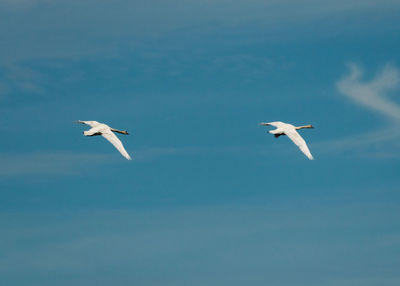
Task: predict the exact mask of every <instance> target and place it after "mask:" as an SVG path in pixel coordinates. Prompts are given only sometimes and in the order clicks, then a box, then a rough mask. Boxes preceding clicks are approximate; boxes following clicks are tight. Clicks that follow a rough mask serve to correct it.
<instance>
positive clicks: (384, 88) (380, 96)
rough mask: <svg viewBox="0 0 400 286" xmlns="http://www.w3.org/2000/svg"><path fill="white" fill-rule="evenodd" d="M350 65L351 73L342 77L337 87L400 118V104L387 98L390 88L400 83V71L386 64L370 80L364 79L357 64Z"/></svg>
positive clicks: (370, 105)
mask: <svg viewBox="0 0 400 286" xmlns="http://www.w3.org/2000/svg"><path fill="white" fill-rule="evenodd" d="M349 66H350V74H349V75H348V76H346V77H344V78H343V79H341V80H340V81H339V82H338V83H337V84H336V87H337V89H338V90H339V91H340V92H341V93H342V94H343V95H345V96H347V97H350V98H351V99H352V100H354V101H356V102H357V103H359V104H361V105H364V106H366V107H368V108H370V109H373V110H376V111H379V112H381V113H383V114H384V115H386V116H388V117H391V118H393V119H396V120H400V106H399V105H397V104H396V103H394V102H393V101H391V100H390V99H388V98H386V96H387V93H388V92H389V91H390V90H393V89H395V88H396V87H397V86H398V85H399V83H400V71H399V70H398V69H397V68H396V67H394V66H391V65H386V66H385V67H384V68H383V69H382V70H381V72H380V73H378V74H377V75H376V77H375V78H374V79H372V80H371V81H370V82H367V81H362V76H363V70H362V69H361V68H360V67H359V66H358V65H356V64H354V63H352V64H350V65H349Z"/></svg>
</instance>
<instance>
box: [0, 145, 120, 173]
mask: <svg viewBox="0 0 400 286" xmlns="http://www.w3.org/2000/svg"><path fill="white" fill-rule="evenodd" d="M112 157H113V156H111V155H108V154H96V153H77V152H71V151H46V152H34V153H23V154H0V161H1V162H2V164H1V166H0V178H1V177H13V176H21V175H38V174H41V175H73V174H77V173H80V172H81V171H85V170H87V168H88V167H89V166H92V167H93V166H96V165H104V164H110V163H113V162H115V161H116V160H114V159H113V158H112ZM85 172H87V171H85Z"/></svg>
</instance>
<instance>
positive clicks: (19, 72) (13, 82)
mask: <svg viewBox="0 0 400 286" xmlns="http://www.w3.org/2000/svg"><path fill="white" fill-rule="evenodd" d="M0 69H2V70H3V72H2V74H0V96H4V95H5V94H9V93H12V92H15V91H18V92H26V93H34V94H41V93H43V87H42V84H43V82H44V81H45V77H44V75H43V74H42V73H41V72H39V71H37V70H34V69H32V68H30V67H27V66H23V65H17V64H4V65H1V66H0Z"/></svg>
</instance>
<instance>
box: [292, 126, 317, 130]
mask: <svg viewBox="0 0 400 286" xmlns="http://www.w3.org/2000/svg"><path fill="white" fill-rule="evenodd" d="M304 128H314V127H313V126H312V125H304V126H297V127H296V129H297V130H299V129H304Z"/></svg>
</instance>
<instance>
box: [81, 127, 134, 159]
mask: <svg viewBox="0 0 400 286" xmlns="http://www.w3.org/2000/svg"><path fill="white" fill-rule="evenodd" d="M78 123H82V124H86V125H89V126H90V127H92V128H91V129H89V130H88V131H83V134H84V135H85V136H97V135H101V136H103V137H104V138H106V139H107V140H108V141H109V142H110V143H111V144H113V145H114V147H115V148H117V150H118V151H119V152H120V153H121V154H122V156H124V157H125V158H126V159H128V160H132V159H131V156H129V154H128V152H126V150H125V148H124V145H122V142H121V141H120V140H119V139H118V137H117V136H116V135H115V134H114V133H113V132H118V133H121V134H126V135H127V134H128V132H126V131H121V130H117V129H114V128H111V127H110V126H108V125H106V124H104V123H100V122H97V121H81V120H78Z"/></svg>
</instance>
